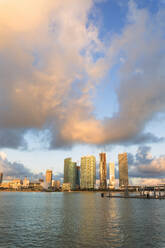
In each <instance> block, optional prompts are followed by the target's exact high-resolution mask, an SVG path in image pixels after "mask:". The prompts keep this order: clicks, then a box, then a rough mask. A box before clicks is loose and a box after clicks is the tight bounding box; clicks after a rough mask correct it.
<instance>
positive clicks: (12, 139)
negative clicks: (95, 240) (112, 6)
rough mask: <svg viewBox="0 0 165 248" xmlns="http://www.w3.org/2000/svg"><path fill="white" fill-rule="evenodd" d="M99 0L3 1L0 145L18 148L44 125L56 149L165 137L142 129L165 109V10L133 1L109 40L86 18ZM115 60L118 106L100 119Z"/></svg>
mask: <svg viewBox="0 0 165 248" xmlns="http://www.w3.org/2000/svg"><path fill="white" fill-rule="evenodd" d="M94 4H95V1H92V0H80V1H77V0H70V1H69V2H68V0H64V1H61V0H56V1H53V0H50V1H49V2H48V1H46V0H38V1H37V2H36V3H34V1H32V0H29V1H26V0H13V1H10V0H1V2H0V16H1V20H0V25H1V29H0V36H1V37H2V38H1V40H0V54H1V58H0V117H1V118H0V137H1V136H2V139H0V146H1V147H12V148H17V147H21V146H23V144H25V140H24V136H25V135H26V133H27V132H28V131H29V130H33V131H34V130H36V132H40V131H41V130H45V129H46V130H49V131H50V137H51V138H50V148H52V149H54V148H61V147H62V148H64V147H71V146H72V145H74V144H77V143H88V144H95V145H104V144H116V143H120V144H121V143H123V144H125V143H127V144H129V143H130V144H131V143H141V142H144V141H145V142H158V141H162V139H161V138H160V139H159V138H157V137H155V136H153V135H152V134H144V129H145V127H146V124H147V123H148V121H150V120H151V119H152V118H154V117H155V115H156V114H157V113H159V112H164V110H165V98H164V95H165V84H164V78H165V72H164V66H165V60H164V36H163V35H164V33H163V30H164V24H163V20H164V16H165V14H164V12H163V11H161V10H160V11H158V12H157V14H154V15H152V14H149V13H148V12H147V11H146V10H144V9H141V10H139V9H138V8H137V7H136V5H135V4H134V2H133V1H130V2H129V13H128V17H127V24H126V26H125V28H124V29H123V31H122V33H121V35H118V36H117V35H115V36H114V37H113V38H112V39H111V42H110V43H109V44H108V45H107V43H108V42H107V41H106V42H104V40H102V39H100V38H99V28H98V27H97V26H96V25H95V24H94V23H93V21H92V20H91V19H90V18H89V13H90V12H91V11H92V8H93V6H94ZM96 54H102V56H96ZM121 54H122V61H124V63H120V60H121ZM118 63H120V68H119V71H118V73H119V75H120V85H119V87H118V89H117V92H116V94H117V97H118V103H119V112H118V113H115V114H114V115H113V116H112V117H111V118H106V119H103V120H100V119H97V118H96V116H95V114H94V112H95V109H94V106H93V97H94V95H95V88H96V87H95V86H96V85H97V84H98V83H100V82H102V79H103V78H104V76H105V75H106V73H108V72H109V71H110V70H111V69H112V67H113V66H114V65H116V64H118ZM107 107H108V106H107ZM1 130H2V132H1Z"/></svg>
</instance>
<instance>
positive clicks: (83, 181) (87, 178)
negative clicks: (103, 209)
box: [80, 156, 96, 189]
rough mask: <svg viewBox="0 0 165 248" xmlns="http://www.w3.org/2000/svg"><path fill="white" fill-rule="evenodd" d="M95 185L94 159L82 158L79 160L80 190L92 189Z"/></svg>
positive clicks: (92, 157) (91, 157)
mask: <svg viewBox="0 0 165 248" xmlns="http://www.w3.org/2000/svg"><path fill="white" fill-rule="evenodd" d="M95 184H96V158H95V157H94V156H84V157H82V158H81V175H80V188H81V189H94V188H95Z"/></svg>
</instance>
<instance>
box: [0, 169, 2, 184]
mask: <svg viewBox="0 0 165 248" xmlns="http://www.w3.org/2000/svg"><path fill="white" fill-rule="evenodd" d="M2 180H3V173H2V172H1V173H0V184H1V183H2Z"/></svg>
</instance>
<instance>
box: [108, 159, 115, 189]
mask: <svg viewBox="0 0 165 248" xmlns="http://www.w3.org/2000/svg"><path fill="white" fill-rule="evenodd" d="M109 187H110V188H115V163H112V162H110V163H109Z"/></svg>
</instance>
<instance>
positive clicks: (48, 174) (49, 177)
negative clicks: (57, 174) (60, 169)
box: [46, 170, 52, 186]
mask: <svg viewBox="0 0 165 248" xmlns="http://www.w3.org/2000/svg"><path fill="white" fill-rule="evenodd" d="M46 183H48V184H49V186H52V170H47V171H46Z"/></svg>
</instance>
